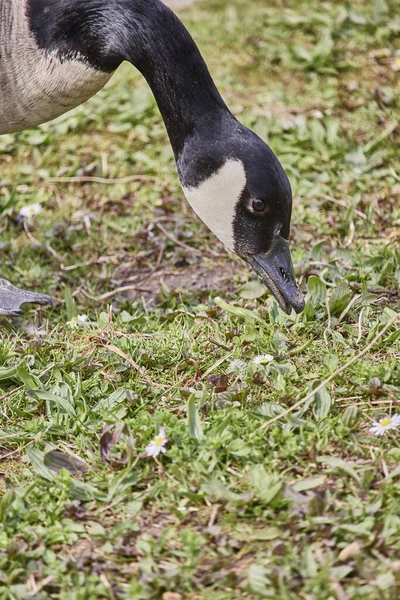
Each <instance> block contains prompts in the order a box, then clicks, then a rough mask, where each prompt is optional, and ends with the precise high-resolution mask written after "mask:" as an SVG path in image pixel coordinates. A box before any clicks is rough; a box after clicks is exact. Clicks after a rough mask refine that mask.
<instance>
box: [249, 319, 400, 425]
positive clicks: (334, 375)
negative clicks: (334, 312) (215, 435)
mask: <svg viewBox="0 0 400 600" xmlns="http://www.w3.org/2000/svg"><path fill="white" fill-rule="evenodd" d="M399 319H400V315H395V316H394V317H392V318H391V319H390V321H388V322H387V323H386V325H385V326H384V327H382V329H381V330H380V332H379V333H378V334H377V335H376V336H375V337H374V339H373V340H372V341H371V342H370V343H369V344H368V345H367V346H365V348H364V350H362V351H361V352H359V353H358V354H357V355H356V356H353V358H352V359H351V360H349V361H347V363H346V364H344V365H343V366H342V367H340V368H339V369H337V371H335V372H334V373H332V374H331V375H330V376H329V377H328V378H327V379H325V380H324V381H322V382H321V383H320V384H319V385H317V387H316V388H314V389H313V390H311V391H310V392H309V393H308V394H307V395H306V396H305V397H304V398H302V399H301V400H299V401H298V402H296V403H295V404H293V406H290V407H289V408H287V409H286V410H284V411H283V412H281V413H279V415H277V416H276V417H274V418H273V419H270V420H269V421H267V422H266V423H263V425H261V427H260V429H266V428H267V427H268V426H269V425H271V424H272V423H274V422H275V421H279V419H282V418H283V417H286V415H288V414H290V413H291V412H293V411H294V410H296V409H297V408H299V407H300V406H301V405H302V404H305V403H306V402H307V401H308V400H309V399H310V398H312V396H314V395H315V394H316V393H317V392H319V391H320V390H322V388H324V387H325V386H326V385H327V384H328V383H329V382H330V381H332V380H333V379H335V377H337V376H338V375H340V374H341V373H343V372H344V371H346V369H348V368H349V367H350V366H351V365H352V364H353V363H355V362H356V361H357V360H358V359H360V358H361V357H362V356H364V354H366V353H367V352H368V351H369V350H371V348H373V346H375V344H376V342H377V341H378V340H380V339H381V337H382V336H383V335H384V333H385V332H386V331H387V330H388V329H389V328H390V327H391V326H392V325H393V324H394V323H396V321H398V320H399Z"/></svg>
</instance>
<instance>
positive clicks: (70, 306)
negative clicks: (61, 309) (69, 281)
mask: <svg viewBox="0 0 400 600" xmlns="http://www.w3.org/2000/svg"><path fill="white" fill-rule="evenodd" d="M64 300H65V310H66V312H67V320H68V321H70V320H71V319H72V318H73V317H76V316H77V315H78V311H77V308H76V305H75V300H74V298H73V296H72V294H71V290H70V289H69V287H67V286H65V288H64Z"/></svg>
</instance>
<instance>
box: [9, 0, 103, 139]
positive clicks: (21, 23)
mask: <svg viewBox="0 0 400 600" xmlns="http://www.w3.org/2000/svg"><path fill="white" fill-rule="evenodd" d="M27 4H28V3H27V2H26V0H0V40H1V53H0V86H1V91H0V116H1V119H0V134H3V133H13V132H15V131H20V130H22V129H26V128H28V127H34V126H36V125H40V124H41V123H44V122H46V121H50V120H51V119H55V118H56V117H58V116H60V115H62V114H63V113H65V112H67V111H68V110H70V109H71V108H75V106H78V105H79V104H81V103H82V102H85V101H86V100H88V98H90V97H91V96H93V95H94V94H95V93H96V92H98V91H99V90H100V89H101V88H102V87H103V86H104V85H105V84H106V83H107V81H108V80H109V79H110V77H111V73H104V72H102V71H99V70H98V69H95V68H93V67H92V66H91V65H90V64H89V63H88V62H87V61H86V60H84V57H82V58H81V60H77V57H75V58H74V57H72V56H71V57H69V58H68V57H67V56H65V57H63V56H62V55H58V54H57V52H56V51H49V52H45V51H43V50H42V49H41V48H39V46H38V43H37V41H36V39H35V36H34V34H33V32H32V30H31V27H30V22H29V18H28V14H27Z"/></svg>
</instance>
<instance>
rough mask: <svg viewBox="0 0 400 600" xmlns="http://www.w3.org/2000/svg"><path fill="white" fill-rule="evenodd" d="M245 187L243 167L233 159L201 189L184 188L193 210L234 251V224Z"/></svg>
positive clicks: (199, 187) (205, 182)
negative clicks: (237, 207)
mask: <svg viewBox="0 0 400 600" xmlns="http://www.w3.org/2000/svg"><path fill="white" fill-rule="evenodd" d="M245 185H246V172H245V169H244V166H243V163H241V162H240V161H239V160H233V159H232V160H228V161H227V162H226V163H225V164H224V165H223V166H222V167H221V168H220V169H219V171H217V172H216V173H214V174H213V175H212V176H211V177H209V178H208V179H206V180H205V181H203V182H202V183H201V184H200V185H199V186H198V187H197V188H185V187H184V188H183V191H184V193H185V196H186V199H187V201H188V202H189V204H190V205H191V207H192V208H193V210H194V211H195V212H196V213H197V214H198V216H199V217H200V219H201V220H202V221H203V222H204V223H205V224H206V225H207V227H209V229H211V231H212V232H213V233H214V234H215V235H216V236H217V238H218V239H220V240H221V242H223V243H224V244H225V246H226V247H227V248H229V249H230V250H234V233H233V220H234V217H235V212H236V204H237V202H238V200H239V198H240V196H241V195H242V192H243V190H244V187H245Z"/></svg>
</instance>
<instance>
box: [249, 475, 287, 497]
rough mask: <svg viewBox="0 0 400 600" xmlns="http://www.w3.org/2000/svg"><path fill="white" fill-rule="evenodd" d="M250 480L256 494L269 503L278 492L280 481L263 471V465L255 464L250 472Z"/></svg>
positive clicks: (280, 485)
mask: <svg viewBox="0 0 400 600" xmlns="http://www.w3.org/2000/svg"><path fill="white" fill-rule="evenodd" d="M250 480H251V485H252V487H253V489H254V490H255V492H256V494H257V496H258V497H259V498H260V499H261V500H262V501H263V502H264V503H265V504H269V503H270V502H271V501H272V500H273V499H274V498H275V497H276V496H277V495H278V493H279V492H280V490H281V488H282V483H283V482H282V481H279V480H278V479H277V477H275V476H274V475H270V474H269V473H267V472H266V471H265V468H264V466H263V465H256V466H255V467H254V468H253V469H252V470H251V472H250Z"/></svg>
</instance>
